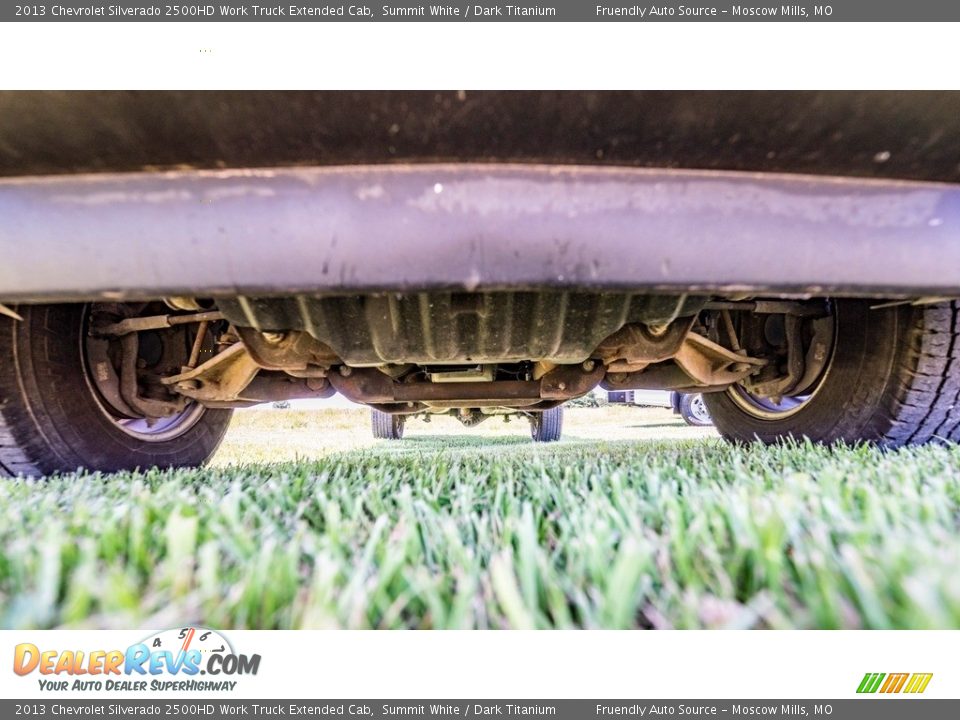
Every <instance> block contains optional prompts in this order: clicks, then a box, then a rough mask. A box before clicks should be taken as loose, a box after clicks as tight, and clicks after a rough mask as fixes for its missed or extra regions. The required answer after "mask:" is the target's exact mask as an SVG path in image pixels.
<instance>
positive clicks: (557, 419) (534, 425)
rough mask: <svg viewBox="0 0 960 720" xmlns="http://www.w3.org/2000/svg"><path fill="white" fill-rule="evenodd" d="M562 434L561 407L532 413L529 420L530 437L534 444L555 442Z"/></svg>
mask: <svg viewBox="0 0 960 720" xmlns="http://www.w3.org/2000/svg"><path fill="white" fill-rule="evenodd" d="M562 433H563V406H562V405H561V406H559V407H555V408H551V409H549V410H544V411H543V412H539V413H534V414H533V415H532V417H531V418H530V437H532V438H533V441H534V442H556V441H557V440H559V439H560V435H561V434H562Z"/></svg>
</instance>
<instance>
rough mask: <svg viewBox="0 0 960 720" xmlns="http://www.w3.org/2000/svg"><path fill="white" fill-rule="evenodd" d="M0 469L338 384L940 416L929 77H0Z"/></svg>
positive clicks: (744, 428) (940, 177) (68, 459)
mask: <svg viewBox="0 0 960 720" xmlns="http://www.w3.org/2000/svg"><path fill="white" fill-rule="evenodd" d="M0 118H2V123H0V250H2V252H3V262H2V264H0V303H2V305H0V309H2V310H3V313H4V316H3V317H2V318H0V322H2V328H0V330H2V332H0V470H2V471H4V472H6V473H9V474H19V473H24V474H28V475H41V474H45V473H51V472H57V471H67V470H73V469H76V468H78V467H84V468H87V469H91V470H116V469H122V468H133V467H150V466H160V467H170V466H189V465H196V464H199V463H202V462H204V460H206V459H207V458H208V457H209V456H210V454H211V453H212V452H213V451H214V449H215V448H216V446H217V443H218V442H219V441H220V439H221V437H222V435H223V433H224V431H225V429H226V426H227V422H228V419H229V415H230V412H231V409H232V408H236V407H243V406H247V405H252V404H256V403H262V402H269V401H277V400H283V399H290V398H316V397H321V398H322V397H327V396H329V395H331V394H333V393H335V392H339V393H342V394H343V395H344V396H346V397H348V398H350V399H351V400H355V401H357V402H360V403H365V404H367V405H369V406H370V407H371V408H373V409H374V410H375V411H376V414H375V416H374V430H375V433H376V434H377V435H378V436H380V437H399V436H400V434H402V430H403V421H404V418H405V417H407V416H410V415H414V414H419V413H448V412H450V413H454V414H456V415H457V416H458V417H459V418H460V419H462V420H463V421H464V422H465V423H466V424H472V423H475V422H478V421H480V420H482V419H484V418H485V417H487V416H489V415H491V414H497V413H516V414H521V415H524V416H526V417H527V418H529V419H530V422H531V428H532V434H533V436H534V438H535V439H539V440H551V439H555V438H556V437H557V436H558V435H559V430H560V415H559V411H558V410H557V408H559V407H560V406H561V405H562V404H563V403H564V402H565V401H567V400H570V399H572V398H576V397H578V396H581V395H584V394H585V393H587V392H589V391H591V390H592V389H593V388H595V387H597V386H602V387H605V388H607V389H610V390H626V389H641V388H650V389H664V390H677V391H684V392H692V393H703V397H704V399H705V402H706V405H707V408H708V410H709V414H710V415H711V416H712V418H713V421H714V422H715V424H716V426H717V428H718V429H719V431H720V432H721V433H722V434H723V435H724V436H725V437H727V438H730V439H732V440H735V441H743V442H749V441H755V440H759V441H763V442H771V441H776V440H778V439H779V438H784V437H808V438H811V439H813V440H815V441H823V442H834V441H847V442H856V441H869V442H875V443H881V444H884V445H890V446H896V445H901V444H905V443H920V442H925V441H930V440H954V439H958V438H960V410H958V407H957V406H958V397H960V343H957V336H958V333H960V317H958V307H960V306H958V300H957V298H960V186H958V183H960V165H958V163H960V96H958V95H957V94H952V93H767V92H747V93H740V92H733V93H698V92H654V93H646V92H643V93H592V92H591V93H498V92H495V93H482V92H481V93H472V92H437V93H421V92H416V93H407V92H386V93H383V92H376V93H343V92H329V93H328V92H322V93H273V92H270V93H253V92H251V93H248V92H241V93H220V92H215V93H207V92H200V93H189V92H186V93H180V92H175V93H166V92H157V93H6V94H0Z"/></svg>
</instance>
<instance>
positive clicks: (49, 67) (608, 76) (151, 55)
mask: <svg viewBox="0 0 960 720" xmlns="http://www.w3.org/2000/svg"><path fill="white" fill-rule="evenodd" d="M957 38H958V29H957V27H956V26H954V25H951V24H949V23H802V22H801V23H790V22H782V23H651V24H645V23H627V22H624V23H611V22H605V23H522V22H517V23H475V24H474V23H466V22H461V23H388V22H379V23H372V22H371V23H339V22H338V23H330V24H324V23H313V22H304V23H280V22H277V23H242V22H237V23H194V24H188V23H130V22H114V23H17V24H13V23H8V24H6V27H3V26H2V24H0V87H3V88H6V89H41V88H44V89H67V88H69V89H83V88H91V89H92V88H97V89H100V88H103V89H134V88H144V89H145V88H153V89H158V88H168V89H186V88H197V89H200V88H206V89H231V88H236V89H267V88H272V89H297V88H300V89H384V88H397V89H430V90H434V89H448V90H449V89H467V90H470V89H532V90H540V89H560V88H566V89H617V90H622V89H706V88H715V89H735V88H736V89H740V88H751V89H772V88H781V89H904V88H911V89H919V88H925V89H948V88H957V87H958V86H960V72H958V71H957V66H958V57H957Z"/></svg>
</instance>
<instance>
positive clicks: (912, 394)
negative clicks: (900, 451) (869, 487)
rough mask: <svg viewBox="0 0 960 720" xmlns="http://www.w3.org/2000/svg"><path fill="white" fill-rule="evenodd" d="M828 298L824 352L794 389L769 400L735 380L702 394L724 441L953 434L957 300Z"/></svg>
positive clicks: (958, 408) (959, 402) (959, 423)
mask: <svg viewBox="0 0 960 720" xmlns="http://www.w3.org/2000/svg"><path fill="white" fill-rule="evenodd" d="M871 304H872V303H871V302H870V301H861V300H840V301H836V302H835V303H834V308H835V310H834V321H835V324H836V326H835V334H834V339H833V347H832V350H831V355H830V358H829V360H828V362H826V364H825V366H824V367H823V370H822V372H821V373H820V376H819V377H818V378H817V379H816V380H815V381H814V382H812V383H810V384H808V385H807V386H806V387H805V389H804V391H803V393H802V394H799V395H793V396H785V397H782V398H778V399H777V400H776V401H774V400H773V399H771V398H765V397H758V396H756V395H753V394H751V393H750V392H749V391H748V390H746V389H745V388H744V387H743V386H742V385H739V384H738V385H735V386H733V387H731V388H730V389H729V390H728V391H727V392H725V393H710V394H708V395H706V396H704V397H705V400H706V405H707V409H708V410H709V412H710V415H711V417H712V418H713V421H714V424H715V425H716V427H717V428H718V429H719V430H720V432H721V433H722V434H723V435H724V436H725V437H727V438H728V439H731V440H735V441H741V442H746V441H751V440H760V441H763V442H774V441H777V440H779V439H780V438H783V437H795V438H810V439H812V440H815V441H818V442H827V443H829V442H838V441H842V442H856V441H861V440H863V441H869V442H875V443H878V444H881V445H885V446H899V445H904V444H914V443H923V442H927V441H930V440H958V439H960V343H958V342H957V336H958V335H960V317H958V304H957V303H956V302H952V303H940V304H936V305H926V306H909V305H907V306H899V307H888V308H883V309H871V307H870V306H871Z"/></svg>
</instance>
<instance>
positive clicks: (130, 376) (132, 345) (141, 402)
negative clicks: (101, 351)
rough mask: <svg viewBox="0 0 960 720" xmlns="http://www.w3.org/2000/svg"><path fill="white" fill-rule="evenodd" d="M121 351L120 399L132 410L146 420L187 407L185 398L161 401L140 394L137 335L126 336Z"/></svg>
mask: <svg viewBox="0 0 960 720" xmlns="http://www.w3.org/2000/svg"><path fill="white" fill-rule="evenodd" d="M120 349H121V352H122V358H121V361H120V397H121V398H123V401H124V402H125V403H126V404H127V405H128V406H129V407H130V408H131V409H133V410H134V411H135V412H136V413H137V414H138V415H140V416H142V417H145V418H161V417H167V416H168V415H173V414H175V413H178V412H180V411H181V410H183V408H184V407H185V406H186V399H185V398H184V397H181V396H178V397H176V398H174V399H172V400H159V399H155V398H148V397H144V396H143V395H141V394H140V385H139V382H138V380H137V359H138V356H139V349H140V339H139V337H138V336H137V334H136V333H129V334H127V335H124V336H123V337H122V338H121V340H120ZM161 382H162V381H161Z"/></svg>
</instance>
